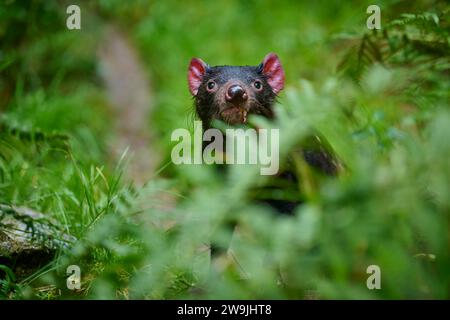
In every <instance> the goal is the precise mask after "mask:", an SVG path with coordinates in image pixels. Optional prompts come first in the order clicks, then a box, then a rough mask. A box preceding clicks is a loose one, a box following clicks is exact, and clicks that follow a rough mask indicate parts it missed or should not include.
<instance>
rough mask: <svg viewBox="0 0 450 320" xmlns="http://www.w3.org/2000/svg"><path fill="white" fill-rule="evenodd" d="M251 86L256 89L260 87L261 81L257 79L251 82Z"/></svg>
mask: <svg viewBox="0 0 450 320" xmlns="http://www.w3.org/2000/svg"><path fill="white" fill-rule="evenodd" d="M253 86H254V87H255V89H256V90H261V89H262V83H261V81H259V80H256V81H255V82H253Z"/></svg>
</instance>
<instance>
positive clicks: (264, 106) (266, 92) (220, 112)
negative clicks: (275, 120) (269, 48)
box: [188, 53, 284, 127]
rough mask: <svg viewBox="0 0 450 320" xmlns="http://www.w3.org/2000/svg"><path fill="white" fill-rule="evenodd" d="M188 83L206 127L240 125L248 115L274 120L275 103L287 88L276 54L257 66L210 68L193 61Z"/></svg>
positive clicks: (271, 54) (196, 59)
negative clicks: (216, 122)
mask: <svg viewBox="0 0 450 320" xmlns="http://www.w3.org/2000/svg"><path fill="white" fill-rule="evenodd" d="M188 82H189V90H190V92H191V94H192V96H193V97H194V98H195V105H196V111H197V114H198V116H199V117H200V119H201V120H202V121H203V124H204V127H209V126H210V123H211V121H212V120H213V119H219V120H222V121H224V122H226V123H228V124H238V123H246V122H247V118H248V115H249V114H259V115H263V116H266V117H268V118H272V117H273V111H272V106H273V103H274V101H275V98H276V96H277V94H278V93H279V92H280V91H281V90H282V89H283V87H284V70H283V67H282V66H281V62H280V59H279V58H278V56H277V55H276V54H274V53H269V54H267V55H266V57H265V58H264V60H263V62H262V63H261V64H259V65H258V66H216V67H211V66H209V65H208V64H206V63H205V62H204V61H203V60H201V59H198V58H193V59H192V60H191V62H190V64H189V71H188Z"/></svg>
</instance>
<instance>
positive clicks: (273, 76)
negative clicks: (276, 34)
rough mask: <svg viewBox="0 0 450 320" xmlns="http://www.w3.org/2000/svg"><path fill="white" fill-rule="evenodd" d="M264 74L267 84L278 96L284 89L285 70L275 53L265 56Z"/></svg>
mask: <svg viewBox="0 0 450 320" xmlns="http://www.w3.org/2000/svg"><path fill="white" fill-rule="evenodd" d="M262 73H263V74H264V75H266V77H267V82H268V83H269V84H270V86H271V87H272V90H273V92H275V93H276V94H277V93H278V92H280V91H281V90H283V88H284V70H283V67H282V66H281V61H280V59H279V58H278V56H277V55H276V54H275V53H269V54H267V55H266V56H265V58H264V61H263V63H262Z"/></svg>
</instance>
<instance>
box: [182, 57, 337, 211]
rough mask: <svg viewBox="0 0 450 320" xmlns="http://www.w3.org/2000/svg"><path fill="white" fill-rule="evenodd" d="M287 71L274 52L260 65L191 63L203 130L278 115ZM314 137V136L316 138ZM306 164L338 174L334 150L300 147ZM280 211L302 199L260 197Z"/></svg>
mask: <svg viewBox="0 0 450 320" xmlns="http://www.w3.org/2000/svg"><path fill="white" fill-rule="evenodd" d="M284 82H285V74H284V70H283V67H282V66H281V62H280V59H279V58H278V56H277V55H276V54H274V53H269V54H267V55H266V56H265V58H264V60H263V61H262V63H260V64H259V65H257V66H214V67H212V66H209V65H208V64H207V63H205V62H204V61H203V60H201V59H199V58H193V59H192V60H191V62H190V64H189V70H188V83H189V90H190V92H191V94H192V96H193V97H194V101H195V109H196V113H197V115H198V117H199V118H200V120H202V123H203V129H204V130H206V129H209V128H211V126H212V124H213V120H221V121H223V122H225V123H227V124H229V125H237V124H246V123H247V122H248V119H249V115H251V114H255V115H261V116H264V117H266V118H269V119H273V118H274V117H275V114H274V110H273V105H274V103H275V101H276V98H277V95H278V94H279V93H280V91H281V90H282V89H283V88H284ZM312 140H314V139H312ZM300 152H301V155H302V156H303V158H304V160H305V162H306V163H308V164H309V165H310V166H312V167H314V168H315V169H318V170H319V171H321V172H323V173H325V174H327V175H335V174H336V173H337V170H338V165H337V161H336V160H335V158H334V157H333V155H332V154H331V153H330V152H327V151H326V150H325V149H324V148H323V147H322V146H320V145H316V146H313V147H311V144H309V146H308V147H307V148H300ZM277 178H281V179H284V180H285V181H287V182H292V183H295V184H297V182H298V181H297V179H298V178H297V176H296V174H294V173H293V172H292V171H289V170H287V171H284V172H281V173H280V174H279V175H278V177H277ZM260 200H261V202H264V203H266V204H268V205H270V206H271V207H273V208H275V210H276V211H277V212H280V213H288V214H290V213H292V212H293V211H294V209H295V207H296V206H297V205H298V204H299V203H300V201H299V200H295V199H294V200H279V199H270V198H269V199H260Z"/></svg>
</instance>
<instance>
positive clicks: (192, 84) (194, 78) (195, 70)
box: [188, 58, 208, 96]
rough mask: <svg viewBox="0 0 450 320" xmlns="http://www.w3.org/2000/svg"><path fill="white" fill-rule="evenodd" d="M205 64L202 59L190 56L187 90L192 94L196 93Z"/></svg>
mask: <svg viewBox="0 0 450 320" xmlns="http://www.w3.org/2000/svg"><path fill="white" fill-rule="evenodd" d="M207 66H208V65H207V64H206V63H205V62H203V60H202V59H198V58H192V60H191V63H189V71H188V82H189V91H190V92H191V94H192V95H193V96H195V95H197V91H198V88H199V87H200V84H201V83H202V78H203V75H204V74H205V71H206V68H207Z"/></svg>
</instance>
